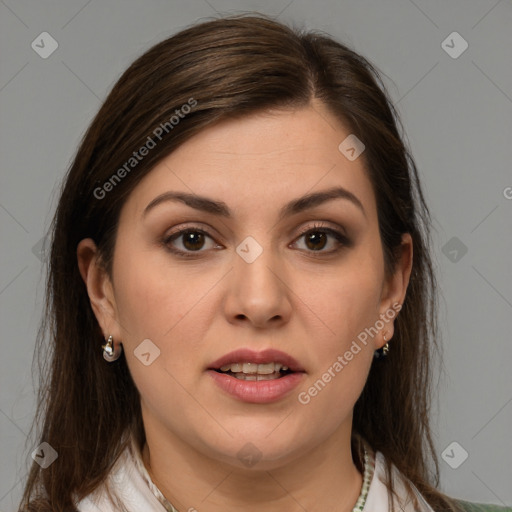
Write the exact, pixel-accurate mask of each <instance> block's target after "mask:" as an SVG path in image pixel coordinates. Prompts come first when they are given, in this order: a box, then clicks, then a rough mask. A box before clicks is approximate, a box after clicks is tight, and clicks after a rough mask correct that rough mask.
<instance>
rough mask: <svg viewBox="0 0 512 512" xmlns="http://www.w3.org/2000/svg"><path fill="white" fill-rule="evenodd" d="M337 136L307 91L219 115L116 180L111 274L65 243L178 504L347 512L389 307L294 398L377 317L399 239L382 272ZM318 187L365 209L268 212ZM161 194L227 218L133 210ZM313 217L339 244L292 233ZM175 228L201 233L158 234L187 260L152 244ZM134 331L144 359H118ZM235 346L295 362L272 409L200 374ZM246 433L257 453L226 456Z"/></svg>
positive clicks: (168, 205) (405, 257) (332, 204)
mask: <svg viewBox="0 0 512 512" xmlns="http://www.w3.org/2000/svg"><path fill="white" fill-rule="evenodd" d="M349 134H350V131H349V130H347V129H346V128H345V127H344V126H343V125H342V124H341V123H340V122H339V121H338V120H337V119H336V118H334V117H333V116H332V115H331V114H330V113H329V112H328V111H327V110H326V109H325V107H324V106H323V105H322V104H319V103H312V104H311V105H310V106H308V107H307V108H302V109H299V110H294V111H292V110H282V111H273V112H266V113H259V114H256V115H251V116H249V117H245V118H243V119H242V120H236V121H224V122H222V123H221V124H218V125H217V126H215V127H210V128H208V129H205V130H203V131H202V132H201V133H200V134H198V135H196V136H195V137H194V138H192V139H190V140H189V141H188V142H186V143H185V144H183V145H182V146H180V147H179V148H178V149H177V150H176V151H175V152H173V153H172V154H171V155H169V156H168V157H167V158H165V159H164V160H163V161H161V162H160V163H159V164H158V165H157V166H156V167H155V168H154V169H153V170H152V171H151V172H150V173H149V174H148V175H147V176H146V177H145V178H144V179H143V180H142V181H141V182H140V183H139V184H138V185H137V187H136V188H135V189H134V190H133V192H132V193H131V195H130V196H129V198H128V200H127V202H126V203H125V205H124V206H123V209H122V212H121V216H120V222H119V230H118V234H117V239H116V245H115V251H114V262H113V272H112V276H111V278H110V277H109V276H108V275H106V274H105V272H103V270H102V268H101V266H100V265H99V263H98V253H97V251H96V246H95V245H94V242H93V241H92V240H91V239H86V240H83V241H82V242H81V243H80V244H79V246H78V251H77V255H78V262H79V267H80V270H81V274H82V276H83V279H84V281H85V283H86V285H87V289H88V293H89V296H90V300H91V305H92V308H93V310H94V312H95V314H96V317H97V319H98V322H99V324H100V326H101V327H102V329H103V332H104V334H105V337H108V335H110V334H111V335H112V336H113V337H114V340H115V341H116V342H117V343H119V342H121V343H122V345H123V349H124V351H125V354H126V358H127V362H128V366H129V369H130V372H131V375H132V376H133V379H134V382H135V384H136V386H137V388H138V390H139V391H140V394H141V405H142V413H143V421H144V427H145V431H146V437H147V444H146V445H145V446H144V448H143V456H144V457H143V458H144V462H145V465H146V467H147V468H148V470H149V472H150V475H151V476H152V479H153V480H154V482H155V483H156V485H157V486H158V487H159V488H160V490H161V491H162V493H163V494H164V495H165V496H166V497H167V498H168V499H169V501H171V503H173V504H174V505H175V506H177V507H179V508H180V510H181V509H183V510H189V509H191V508H192V507H194V508H195V509H197V510H199V511H200V510H208V511H210V512H217V511H225V510H241V509H243V510H247V511H256V510H258V511H259V510H263V509H264V510H267V511H283V510H284V511H296V510H297V511H299V510H300V511H303V510H304V509H306V510H308V511H310V512H313V511H320V510H336V511H350V510H352V507H353V506H354V505H355V502H356V501H357V498H358V496H359V493H360V490H361V485H362V477H361V474H360V473H359V472H358V470H357V468H356V466H355V465H354V462H353V459H352V455H351V449H350V435H351V427H352V412H353V408H354V404H355V402H356V400H357V398H358V397H359V395H360V394H361V392H362V389H363V387H364V384H365V381H366V378H367V376H368V372H369V369H370V365H371V363H372V360H373V353H374V351H375V350H376V349H378V348H380V347H381V346H382V345H384V343H385V341H384V339H383V336H384V335H386V336H387V340H388V341H389V340H390V338H392V336H393V320H391V321H388V322H387V323H386V324H385V327H384V328H383V329H382V331H381V332H379V334H378V335H376V336H374V337H373V338H372V337H370V338H369V340H368V343H367V345H366V346H364V345H361V348H362V350H361V351H360V352H359V353H358V354H357V355H355V356H354V357H353V359H352V360H351V361H350V362H349V363H348V364H347V365H346V366H345V367H344V368H343V370H342V371H341V372H339V373H337V374H336V377H335V378H333V379H332V380H331V382H329V383H328V384H327V385H326V386H325V387H324V389H323V390H322V391H321V392H319V393H318V394H317V396H315V397H313V398H312V399H311V401H310V402H309V403H308V404H307V405H303V404H301V403H300V402H299V401H298V394H299V393H300V392H301V391H307V389H308V388H310V387H311V386H312V385H313V384H314V382H315V381H317V380H318V379H319V378H321V376H322V374H323V373H325V372H326V371H327V370H328V368H329V367H331V366H332V365H333V363H334V362H335V361H336V360H337V357H338V356H339V355H343V354H344V353H345V352H346V351H347V350H348V349H349V347H350V345H351V343H352V341H353V340H355V339H356V337H357V335H358V334H359V333H360V332H362V331H364V329H365V328H368V327H370V326H373V325H374V324H375V322H376V321H377V320H378V319H379V315H381V314H384V313H385V312H386V311H388V310H390V309H392V305H393V304H395V303H398V304H402V303H403V301H404V297H405V294H406V290H407V285H408V282H409V277H410V272H411V265H412V241H411V238H410V236H409V235H408V234H406V235H404V237H403V243H402V257H401V260H400V261H399V263H398V265H397V268H396V272H395V273H394V274H393V275H391V276H386V275H385V272H384V258H383V251H382V245H381V239H380V235H379V231H378V221H377V210H376V200H375V196H374V194H373V190H372V187H371V183H370V181H369V179H368V177H367V175H366V172H365V169H364V161H363V158H362V157H359V158H357V159H356V160H354V161H349V160H348V159H347V158H345V156H344V155H343V154H342V153H341V152H340V151H339V150H338V145H339V144H340V142H341V141H343V140H344V139H345V138H346V137H347V136H348V135H349ZM367 143H368V142H367ZM334 186H342V187H344V188H345V189H347V190H349V191H350V192H351V193H353V194H354V195H355V196H357V198H358V199H359V200H360V202H361V203H362V205H363V208H364V213H363V212H362V211H361V210H360V209H359V208H358V207H357V206H355V205H354V204H353V203H351V202H350V201H348V200H346V199H334V200H331V201H327V202H325V203H323V204H321V205H319V206H316V207H315V208H313V209H310V210H307V211H304V212H301V213H298V214H296V215H294V216H291V217H288V218H285V219H284V220H282V221H279V222H278V219H277V214H278V211H279V209H280V208H281V206H282V205H284V204H285V203H287V202H289V201H291V200H293V199H296V198H298V197H300V196H302V195H304V194H306V193H312V192H318V191H320V190H325V189H328V188H330V187H334ZM166 191H182V192H188V193H194V194H199V195H203V196H208V197H209V198H213V199H215V200H218V201H223V202H224V203H226V205H227V206H228V207H229V208H230V209H231V210H232V212H233V218H232V219H226V218H221V217H219V218H217V217H215V216H214V215H211V214H207V213H204V212H200V211H198V210H195V209H193V208H191V207H189V206H187V205H185V204H183V203H180V202H170V201H167V202H162V203H160V204H159V205H158V206H155V207H154V208H152V209H151V210H150V211H149V212H148V213H147V214H146V215H143V211H144V209H145V208H146V206H147V205H148V204H149V203H150V202H151V201H152V200H153V199H155V198H156V197H157V196H159V195H160V194H162V193H163V192H166ZM315 224H321V225H322V227H330V228H332V229H335V230H337V231H341V232H342V233H343V232H344V231H342V230H343V229H344V230H346V231H345V232H346V233H347V236H348V237H349V240H350V241H351V244H349V245H347V246H344V245H339V244H338V243H337V242H336V239H335V238H334V237H333V236H331V235H329V236H328V237H327V238H326V239H325V241H320V242H318V241H317V242H316V245H315V243H313V244H312V243H311V242H309V243H308V237H307V236H301V235H300V234H301V230H302V229H306V228H308V227H311V228H312V229H313V226H314V225H315ZM192 226H194V227H197V228H201V229H204V230H207V231H208V232H209V236H210V237H211V238H209V237H208V236H206V237H205V238H204V242H201V240H200V241H199V242H197V238H196V239H195V240H194V242H193V243H192V244H191V243H189V244H186V241H185V239H184V237H183V236H182V237H179V238H177V239H176V240H174V242H169V243H168V244H167V247H168V246H169V245H172V246H174V247H176V248H177V249H181V250H182V251H187V249H188V252H189V253H193V256H194V257H192V258H180V257H179V256H177V255H175V254H173V253H171V252H170V251H169V250H168V249H166V245H165V242H163V241H162V240H163V239H164V238H165V236H166V235H169V234H171V233H173V232H175V231H177V230H178V229H182V228H185V227H187V228H190V227H192ZM316 231H318V230H316ZM196 236H197V235H196ZM247 236H251V237H253V238H254V239H255V240H256V241H257V242H258V243H259V244H260V246H261V247H262V248H263V252H262V254H261V255H260V256H259V257H258V258H257V259H256V260H255V261H254V262H253V263H250V264H249V263H247V262H246V261H244V259H242V258H241V257H240V256H239V255H238V254H237V252H236V248H237V246H238V245H239V244H240V243H241V242H242V241H243V240H244V239H245V238H246V237H247ZM194 244H195V245H194ZM201 244H202V245H201ZM195 247H196V248H199V252H198V251H197V250H196V251H195V252H194V250H193V249H194V248H195ZM215 247H220V249H215ZM315 248H318V250H316V251H315ZM336 248H338V249H339V250H338V251H337V252H335V253H332V254H330V255H328V254H326V253H328V252H329V251H330V250H332V249H336ZM322 251H323V252H322ZM322 254H323V256H322ZM145 339H150V340H151V341H152V342H153V343H154V344H155V345H156V346H157V347H158V348H159V349H160V356H159V357H158V358H157V359H155V360H154V362H153V363H152V364H151V365H149V366H145V365H143V364H141V362H140V361H139V359H137V358H136V357H135V355H134V350H135V349H136V348H137V346H138V345H139V344H140V343H141V342H142V340H145ZM390 345H391V347H390V349H391V350H393V345H392V342H391V343H390ZM242 347H248V348H252V349H254V350H256V351H259V350H263V349H266V348H277V349H279V350H282V351H284V352H287V353H288V354H291V355H292V356H293V357H295V358H296V359H297V360H298V361H299V363H301V365H302V366H303V368H304V369H305V371H306V374H305V375H304V376H303V380H302V382H301V384H300V385H299V387H298V388H297V389H295V390H293V391H292V392H291V394H289V395H288V396H286V397H285V398H283V399H281V400H280V401H278V402H275V403H271V404H252V403H244V402H242V401H239V400H237V399H235V398H233V397H231V396H229V395H227V394H225V393H224V392H223V391H221V390H220V389H219V388H218V387H217V386H216V385H215V384H214V383H213V382H212V379H211V378H210V376H209V375H207V374H206V372H205V370H206V368H207V367H208V365H209V364H210V363H212V362H213V361H214V360H215V359H217V358H219V357H220V356H222V355H224V354H226V353H228V352H230V351H232V350H234V349H237V348H242ZM98 350H100V347H99V346H98ZM117 392H118V393H122V390H117ZM248 442H250V443H252V444H253V445H254V446H255V447H256V448H257V449H258V450H259V452H260V453H261V459H260V460H259V461H258V462H257V464H255V465H254V466H252V467H247V466H246V465H244V463H243V462H242V461H241V460H239V458H238V457H237V453H238V452H239V450H240V449H241V448H242V447H244V446H245V445H246V444H247V443H248Z"/></svg>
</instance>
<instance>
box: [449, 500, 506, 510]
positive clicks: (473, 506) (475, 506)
mask: <svg viewBox="0 0 512 512" xmlns="http://www.w3.org/2000/svg"><path fill="white" fill-rule="evenodd" d="M457 504H458V505H459V506H460V507H461V508H462V510H464V511H465V512H512V507H507V506H505V507H502V506H499V505H483V504H481V503H471V502H469V501H463V500H457Z"/></svg>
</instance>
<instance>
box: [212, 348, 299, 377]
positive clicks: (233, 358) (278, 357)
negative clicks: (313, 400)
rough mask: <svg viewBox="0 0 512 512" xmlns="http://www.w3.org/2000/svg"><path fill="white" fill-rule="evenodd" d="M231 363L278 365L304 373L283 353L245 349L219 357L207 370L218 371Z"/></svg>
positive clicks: (294, 361) (295, 362) (296, 362)
mask: <svg viewBox="0 0 512 512" xmlns="http://www.w3.org/2000/svg"><path fill="white" fill-rule="evenodd" d="M233 363H257V364H264V363H280V364H282V365H283V366H288V368H289V369H290V370H291V371H292V372H303V371H304V368H302V366H301V365H300V364H299V363H298V361H297V360H296V359H295V358H293V357H292V356H291V355H289V354H286V353H285V352H281V351H280V350H275V349H267V350H262V351H260V352H256V351H254V350H250V349H247V348H241V349H238V350H234V351H233V352H230V353H229V354H226V355H224V356H222V357H220V358H219V359H217V360H215V361H213V363H211V364H210V365H209V366H208V369H211V370H218V369H219V368H220V367H221V366H225V365H228V364H233Z"/></svg>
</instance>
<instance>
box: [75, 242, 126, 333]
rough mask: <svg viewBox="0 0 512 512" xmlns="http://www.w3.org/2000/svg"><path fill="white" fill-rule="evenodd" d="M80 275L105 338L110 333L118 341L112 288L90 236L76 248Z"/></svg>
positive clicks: (117, 324) (118, 331)
mask: <svg viewBox="0 0 512 512" xmlns="http://www.w3.org/2000/svg"><path fill="white" fill-rule="evenodd" d="M76 254H77V259H78V268H79V270H80V275H81V276H82V279H83V280H84V283H85V285H86V287H87V293H88V295H89V300H90V302H91V307H92V310H93V311H94V315H95V316H96V319H97V320H98V323H99V325H100V327H101V330H102V331H103V336H104V338H105V339H107V338H108V336H110V335H112V337H113V338H114V342H116V341H120V337H121V329H120V326H119V323H118V321H117V308H116V301H115V296H114V289H113V286H112V283H111V281H110V278H109V276H108V274H107V272H106V271H105V270H104V268H103V267H102V265H101V264H100V260H99V254H98V249H97V247H96V244H95V243H94V241H93V240H92V239H91V238H86V239H84V240H82V241H81V242H80V243H79V244H78V246H77V250H76Z"/></svg>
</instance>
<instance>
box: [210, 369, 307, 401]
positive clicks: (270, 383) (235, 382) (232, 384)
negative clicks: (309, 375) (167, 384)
mask: <svg viewBox="0 0 512 512" xmlns="http://www.w3.org/2000/svg"><path fill="white" fill-rule="evenodd" d="M207 373H208V374H209V375H210V376H211V377H212V379H213V380H214V382H215V383H216V384H217V386H219V387H220V388H221V389H222V390H223V391H225V392H226V393H228V394H229V395H231V396H233V397H235V398H238V399H239V400H242V401H243V402H250V403H253V404H266V403H269V402H277V401H278V400H281V399H282V398H284V397H285V396H286V395H287V394H288V393H290V391H292V389H294V388H296V387H297V386H298V385H299V382H300V381H301V380H302V377H303V375H304V373H302V372H294V373H289V374H287V375H284V376H283V377H279V378H278V379H272V380H259V381H258V380H241V379H237V378H236V377H232V376H231V375H227V374H226V373H219V372H216V371H215V370H208V371H207Z"/></svg>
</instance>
